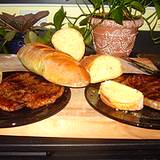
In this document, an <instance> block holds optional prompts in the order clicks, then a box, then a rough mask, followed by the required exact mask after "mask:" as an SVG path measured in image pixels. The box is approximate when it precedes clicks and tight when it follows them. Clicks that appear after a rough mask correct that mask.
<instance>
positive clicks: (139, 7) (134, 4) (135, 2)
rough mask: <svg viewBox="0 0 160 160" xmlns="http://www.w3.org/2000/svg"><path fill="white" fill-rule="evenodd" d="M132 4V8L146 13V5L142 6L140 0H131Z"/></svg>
mask: <svg viewBox="0 0 160 160" xmlns="http://www.w3.org/2000/svg"><path fill="white" fill-rule="evenodd" d="M130 6H131V7H132V8H134V9H135V10H137V11H139V12H141V13H142V14H144V13H145V7H144V6H142V4H141V3H139V2H138V1H133V2H131V4H130Z"/></svg>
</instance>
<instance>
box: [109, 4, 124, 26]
mask: <svg viewBox="0 0 160 160" xmlns="http://www.w3.org/2000/svg"><path fill="white" fill-rule="evenodd" d="M110 18H111V19H112V20H114V21H115V22H116V23H119V24H122V21H123V10H122V7H117V8H115V9H113V10H112V12H111V15H110Z"/></svg>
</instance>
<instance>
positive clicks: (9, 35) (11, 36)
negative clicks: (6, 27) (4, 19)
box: [4, 31, 17, 41]
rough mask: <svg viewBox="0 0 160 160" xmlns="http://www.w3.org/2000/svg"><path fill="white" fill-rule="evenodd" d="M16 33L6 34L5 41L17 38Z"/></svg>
mask: <svg viewBox="0 0 160 160" xmlns="http://www.w3.org/2000/svg"><path fill="white" fill-rule="evenodd" d="M16 33H17V32H16V31H9V32H7V33H6V34H5V36H4V39H5V40H7V41H11V40H12V39H13V38H14V37H15V35H16Z"/></svg>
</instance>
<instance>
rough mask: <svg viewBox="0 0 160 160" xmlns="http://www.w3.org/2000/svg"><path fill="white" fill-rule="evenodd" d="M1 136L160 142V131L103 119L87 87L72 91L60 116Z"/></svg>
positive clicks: (2, 130) (6, 129) (12, 130)
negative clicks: (93, 104)
mask: <svg viewBox="0 0 160 160" xmlns="http://www.w3.org/2000/svg"><path fill="white" fill-rule="evenodd" d="M0 135H16V136H36V137H37V136H38V137H39V136H40V137H68V138H71V137H73V138H107V139H108V138H109V139H110V138H113V139H160V130H153V129H144V128H139V127H134V126H130V125H127V124H123V123H120V122H117V121H115V120H112V119H110V118H108V117H106V116H103V115H102V114H100V113H98V112H97V111H95V110H94V109H93V108H92V107H91V106H90V105H89V104H88V103H87V101H86V99H85V96H84V88H80V89H71V99H70V101H69V103H68V104H67V106H66V107H65V108H64V109H63V110H61V111H60V112H59V113H57V114H55V115H53V116H51V117H49V118H47V119H45V120H42V121H39V122H36V123H33V124H29V125H24V126H19V127H12V128H1V129H0Z"/></svg>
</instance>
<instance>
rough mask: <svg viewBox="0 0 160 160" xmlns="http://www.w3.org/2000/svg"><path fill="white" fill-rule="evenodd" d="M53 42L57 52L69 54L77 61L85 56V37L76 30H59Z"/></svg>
mask: <svg viewBox="0 0 160 160" xmlns="http://www.w3.org/2000/svg"><path fill="white" fill-rule="evenodd" d="M51 42H52V44H53V46H54V47H55V48H56V49H57V50H59V51H62V52H65V53H67V54H69V55H70V56H72V57H73V58H74V59H75V60H77V61H79V60H81V59H82V57H83V56H84V53H85V43H84V40H83V36H82V35H81V33H80V32H79V31H77V30H76V29H74V28H62V29H60V30H58V31H57V32H55V33H54V35H53V37H52V40H51Z"/></svg>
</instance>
